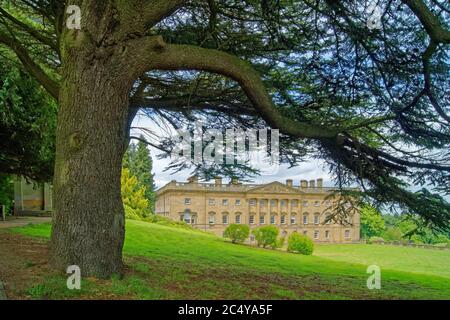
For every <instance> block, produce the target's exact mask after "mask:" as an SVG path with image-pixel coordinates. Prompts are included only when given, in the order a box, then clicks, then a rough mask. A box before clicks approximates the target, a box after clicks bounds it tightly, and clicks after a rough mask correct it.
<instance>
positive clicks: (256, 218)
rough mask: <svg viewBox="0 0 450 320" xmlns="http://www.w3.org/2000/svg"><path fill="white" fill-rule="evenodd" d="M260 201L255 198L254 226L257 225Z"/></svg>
mask: <svg viewBox="0 0 450 320" xmlns="http://www.w3.org/2000/svg"><path fill="white" fill-rule="evenodd" d="M260 201H261V199H260V198H256V215H255V220H254V222H255V223H254V224H256V225H259V202H260Z"/></svg>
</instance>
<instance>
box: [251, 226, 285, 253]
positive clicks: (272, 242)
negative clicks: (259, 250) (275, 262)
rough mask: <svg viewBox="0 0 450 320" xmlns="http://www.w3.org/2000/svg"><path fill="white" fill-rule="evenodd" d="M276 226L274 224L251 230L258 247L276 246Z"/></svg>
mask: <svg viewBox="0 0 450 320" xmlns="http://www.w3.org/2000/svg"><path fill="white" fill-rule="evenodd" d="M278 232H279V230H278V228H277V227H275V226H265V227H259V228H256V229H254V230H253V231H252V234H253V235H254V236H255V240H256V243H257V244H258V247H263V248H266V247H271V248H276V247H277V237H278Z"/></svg>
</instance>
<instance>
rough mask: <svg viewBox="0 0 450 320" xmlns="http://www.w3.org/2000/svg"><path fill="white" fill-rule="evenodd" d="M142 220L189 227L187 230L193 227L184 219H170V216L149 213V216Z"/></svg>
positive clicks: (169, 225) (182, 227) (181, 227)
mask: <svg viewBox="0 0 450 320" xmlns="http://www.w3.org/2000/svg"><path fill="white" fill-rule="evenodd" d="M144 221H146V222H150V223H155V224H160V225H163V226H168V227H174V228H180V229H189V230H192V229H193V228H192V226H190V225H188V224H187V223H186V222H184V221H177V220H172V219H170V218H167V217H163V216H160V215H157V214H151V215H150V216H148V217H147V218H145V219H144Z"/></svg>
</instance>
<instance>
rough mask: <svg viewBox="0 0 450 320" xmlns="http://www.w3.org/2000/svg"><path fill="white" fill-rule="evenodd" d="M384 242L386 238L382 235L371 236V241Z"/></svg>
mask: <svg viewBox="0 0 450 320" xmlns="http://www.w3.org/2000/svg"><path fill="white" fill-rule="evenodd" d="M380 242H384V239H383V238H382V237H370V239H369V243H380Z"/></svg>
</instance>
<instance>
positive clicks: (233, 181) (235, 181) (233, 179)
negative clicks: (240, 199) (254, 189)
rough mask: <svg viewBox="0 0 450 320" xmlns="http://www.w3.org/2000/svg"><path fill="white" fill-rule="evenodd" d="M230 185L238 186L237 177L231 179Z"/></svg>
mask: <svg viewBox="0 0 450 320" xmlns="http://www.w3.org/2000/svg"><path fill="white" fill-rule="evenodd" d="M231 184H239V179H238V178H237V177H232V178H231Z"/></svg>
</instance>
